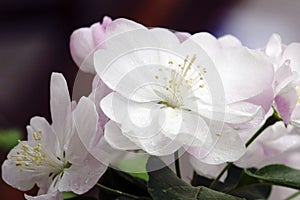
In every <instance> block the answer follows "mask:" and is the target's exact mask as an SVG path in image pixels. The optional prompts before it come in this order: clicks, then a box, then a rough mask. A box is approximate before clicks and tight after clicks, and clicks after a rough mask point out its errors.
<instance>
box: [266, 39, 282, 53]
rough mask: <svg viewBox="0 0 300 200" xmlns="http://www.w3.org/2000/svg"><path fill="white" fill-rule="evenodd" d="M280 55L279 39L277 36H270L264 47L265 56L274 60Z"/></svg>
mask: <svg viewBox="0 0 300 200" xmlns="http://www.w3.org/2000/svg"><path fill="white" fill-rule="evenodd" d="M281 53H282V45H281V37H280V35H278V34H272V35H271V37H270V39H269V41H268V43H267V46H266V54H267V56H270V57H273V58H274V57H277V56H280V54H281Z"/></svg>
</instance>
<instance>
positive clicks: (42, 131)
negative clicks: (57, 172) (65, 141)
mask: <svg viewBox="0 0 300 200" xmlns="http://www.w3.org/2000/svg"><path fill="white" fill-rule="evenodd" d="M27 132H28V136H27V138H28V142H29V143H30V144H31V143H38V142H39V143H41V144H43V146H44V147H45V148H47V149H48V150H50V151H51V152H52V153H54V154H55V155H59V154H60V152H57V150H58V149H59V146H58V145H59V143H58V140H57V136H56V134H55V132H54V131H53V129H52V127H51V126H50V125H49V123H48V122H47V121H46V119H45V118H43V117H33V118H32V119H31V120H30V126H29V127H27ZM34 134H35V135H37V136H35V137H40V138H41V139H40V140H39V138H38V140H37V138H35V137H34Z"/></svg>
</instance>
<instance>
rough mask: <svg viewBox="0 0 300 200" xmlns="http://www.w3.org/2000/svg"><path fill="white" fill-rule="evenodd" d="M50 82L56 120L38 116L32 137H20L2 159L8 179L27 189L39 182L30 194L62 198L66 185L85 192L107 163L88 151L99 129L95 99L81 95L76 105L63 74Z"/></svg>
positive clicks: (79, 192) (33, 125)
mask: <svg viewBox="0 0 300 200" xmlns="http://www.w3.org/2000/svg"><path fill="white" fill-rule="evenodd" d="M50 88H51V98H50V106H51V115H52V122H53V123H52V125H49V123H48V122H47V121H46V119H45V118H42V117H33V118H32V119H31V120H30V125H29V126H27V131H28V138H27V139H28V141H20V142H19V144H18V145H17V146H16V147H14V148H13V149H12V150H11V151H10V152H9V154H8V156H7V160H6V161H5V162H4V163H3V165H2V178H3V180H4V181H5V182H7V183H8V184H10V185H12V186H13V187H16V188H18V189H20V190H24V191H25V190H28V189H31V188H32V187H33V186H34V185H35V184H36V185H37V186H38V187H39V188H40V190H39V193H38V195H39V196H37V197H30V196H26V198H27V199H56V198H57V199H59V198H61V196H60V192H63V191H72V192H74V193H77V194H82V193H85V192H87V191H88V190H89V189H91V188H92V186H94V185H95V184H96V182H97V181H98V180H99V178H100V176H101V175H102V174H103V173H104V172H105V170H106V168H107V165H105V164H102V163H100V162H99V161H98V160H96V159H95V158H94V157H93V156H91V154H90V153H89V152H88V151H87V149H92V148H93V147H94V146H95V144H94V143H95V142H94V139H95V138H98V135H97V134H99V132H98V127H97V126H98V115H97V111H96V107H95V105H94V103H93V102H92V101H91V100H89V99H88V98H85V97H82V98H81V99H80V101H79V103H78V105H77V106H76V108H74V110H72V106H71V101H70V97H69V92H68V87H67V83H66V81H65V79H64V77H63V76H62V75H61V74H58V73H53V74H52V76H51V87H50ZM105 159H106V158H105Z"/></svg>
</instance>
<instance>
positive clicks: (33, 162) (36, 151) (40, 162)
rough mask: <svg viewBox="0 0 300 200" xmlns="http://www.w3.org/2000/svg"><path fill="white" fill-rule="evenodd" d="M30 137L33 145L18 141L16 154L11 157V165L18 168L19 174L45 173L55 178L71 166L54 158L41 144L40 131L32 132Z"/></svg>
mask: <svg viewBox="0 0 300 200" xmlns="http://www.w3.org/2000/svg"><path fill="white" fill-rule="evenodd" d="M32 136H33V138H34V140H35V141H36V144H35V145H29V144H28V143H27V142H24V141H20V140H19V145H18V147H17V148H16V154H14V155H12V156H11V159H12V161H11V164H13V165H15V166H17V167H19V171H20V172H23V171H27V172H38V173H47V174H49V177H50V176H53V177H55V176H57V175H58V174H60V173H61V172H63V170H64V169H66V168H69V167H70V166H71V163H69V162H67V161H64V158H60V157H57V156H55V155H54V154H53V153H52V152H51V151H49V150H48V149H47V148H46V147H45V146H44V145H43V144H41V141H42V139H43V137H42V130H39V131H38V133H36V132H34V133H33V135H32Z"/></svg>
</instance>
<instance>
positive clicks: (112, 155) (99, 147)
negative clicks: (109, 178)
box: [89, 137, 126, 166]
mask: <svg viewBox="0 0 300 200" xmlns="http://www.w3.org/2000/svg"><path fill="white" fill-rule="evenodd" d="M89 153H90V154H91V155H92V156H93V157H94V158H95V159H97V160H98V161H99V162H101V163H102V164H103V165H106V166H108V165H109V164H110V163H114V162H116V161H117V160H119V159H120V157H123V156H124V154H125V153H126V152H124V151H119V150H117V149H115V148H113V147H112V146H111V145H109V144H108V143H107V141H106V140H105V138H104V137H102V138H100V140H99V141H98V142H97V144H95V145H94V146H93V148H91V149H90V151H89Z"/></svg>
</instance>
